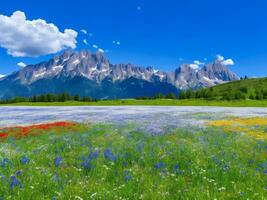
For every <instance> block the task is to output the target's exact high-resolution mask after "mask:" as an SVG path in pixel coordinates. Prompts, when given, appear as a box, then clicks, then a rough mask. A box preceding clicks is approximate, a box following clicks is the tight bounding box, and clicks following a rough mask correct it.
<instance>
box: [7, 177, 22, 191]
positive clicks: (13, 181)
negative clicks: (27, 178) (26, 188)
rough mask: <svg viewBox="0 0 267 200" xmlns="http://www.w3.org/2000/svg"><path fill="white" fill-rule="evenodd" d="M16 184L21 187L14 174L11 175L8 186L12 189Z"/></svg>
mask: <svg viewBox="0 0 267 200" xmlns="http://www.w3.org/2000/svg"><path fill="white" fill-rule="evenodd" d="M16 186H19V187H20V188H21V187H22V184H21V182H20V181H19V180H18V179H17V178H16V177H15V176H11V183H10V188H11V189H13V188H14V187H16Z"/></svg>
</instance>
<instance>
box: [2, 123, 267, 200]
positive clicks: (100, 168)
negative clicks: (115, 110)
mask: <svg viewBox="0 0 267 200" xmlns="http://www.w3.org/2000/svg"><path fill="white" fill-rule="evenodd" d="M262 126H265V124H262ZM137 130H138V129H136V128H135V127H134V126H127V125H125V126H122V127H114V126H108V125H77V127H75V129H66V128H65V129H60V128H56V129H49V130H46V131H44V132H41V133H39V130H38V129H33V130H32V131H33V133H35V131H36V132H37V133H39V135H35V134H28V135H27V137H22V138H20V139H17V140H14V139H12V138H7V139H5V140H3V141H2V142H1V143H0V199H1V198H3V199H27V200H31V199H200V200H202V199H203V200H206V199H266V196H267V171H266V170H267V154H266V151H267V140H264V139H261V140H258V139H257V138H255V137H251V136H250V135H244V134H230V132H224V131H223V130H221V129H220V128H219V127H210V128H207V129H197V130H195V129H194V130H193V129H192V130H191V131H189V130H190V129H188V130H183V129H179V130H172V131H171V132H168V133H166V134H160V135H152V134H149V133H146V132H139V131H137ZM14 177H15V178H14ZM12 183H14V184H12ZM15 183H16V184H15Z"/></svg>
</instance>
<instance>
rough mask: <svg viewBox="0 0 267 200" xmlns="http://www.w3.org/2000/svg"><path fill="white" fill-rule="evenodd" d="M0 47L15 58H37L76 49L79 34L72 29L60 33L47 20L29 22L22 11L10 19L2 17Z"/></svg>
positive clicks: (15, 13) (0, 21)
mask: <svg viewBox="0 0 267 200" xmlns="http://www.w3.org/2000/svg"><path fill="white" fill-rule="evenodd" d="M0 33H1V34H0V47H3V48H5V49H7V53H8V54H10V55H12V56H14V57H25V56H28V57H37V56H41V55H47V54H51V53H57V52H58V51H61V50H63V49H66V48H72V49H74V48H76V43H77V41H76V37H77V35H78V33H77V32H76V31H74V30H72V29H65V30H64V32H60V31H59V29H58V27H57V26H56V25H54V24H52V23H47V22H46V21H45V20H42V19H36V20H27V19H26V16H25V13H24V12H22V11H16V12H14V13H13V14H12V15H11V16H10V17H9V16H5V15H0Z"/></svg>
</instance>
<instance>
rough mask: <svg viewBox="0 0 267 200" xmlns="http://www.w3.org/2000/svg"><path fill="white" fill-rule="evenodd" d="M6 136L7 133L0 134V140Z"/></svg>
mask: <svg viewBox="0 0 267 200" xmlns="http://www.w3.org/2000/svg"><path fill="white" fill-rule="evenodd" d="M7 136H8V134H7V133H0V138H7Z"/></svg>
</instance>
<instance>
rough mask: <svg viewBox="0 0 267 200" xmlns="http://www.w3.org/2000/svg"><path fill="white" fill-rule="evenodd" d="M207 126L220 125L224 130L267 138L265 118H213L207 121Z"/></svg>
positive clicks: (266, 121) (266, 120) (257, 137)
mask: <svg viewBox="0 0 267 200" xmlns="http://www.w3.org/2000/svg"><path fill="white" fill-rule="evenodd" d="M207 124H208V125H209V126H213V127H222V128H223V130H224V131H226V132H232V133H245V134H247V135H250V136H252V137H254V138H256V139H262V140H265V139H267V133H266V132H265V130H264V129H266V126H267V118H261V117H253V118H237V117H235V118H230V119H227V120H215V121H210V122H208V123H207Z"/></svg>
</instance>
